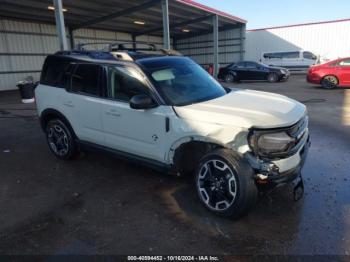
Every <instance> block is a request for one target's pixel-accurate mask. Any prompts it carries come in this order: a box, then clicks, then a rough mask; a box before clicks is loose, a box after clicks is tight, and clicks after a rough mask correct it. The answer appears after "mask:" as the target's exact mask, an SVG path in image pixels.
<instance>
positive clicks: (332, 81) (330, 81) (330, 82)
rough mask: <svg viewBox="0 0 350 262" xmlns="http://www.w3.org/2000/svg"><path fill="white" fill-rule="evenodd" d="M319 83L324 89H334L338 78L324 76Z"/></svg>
mask: <svg viewBox="0 0 350 262" xmlns="http://www.w3.org/2000/svg"><path fill="white" fill-rule="evenodd" d="M321 85H322V87H323V88H324V89H334V88H336V87H337V86H338V79H337V78H336V77H335V76H325V77H324V78H323V79H322V81H321Z"/></svg>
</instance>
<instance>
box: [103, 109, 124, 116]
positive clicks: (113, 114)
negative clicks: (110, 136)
mask: <svg viewBox="0 0 350 262" xmlns="http://www.w3.org/2000/svg"><path fill="white" fill-rule="evenodd" d="M106 115H109V116H117V117H119V116H121V115H120V113H118V111H117V110H115V109H111V110H109V111H107V112H106Z"/></svg>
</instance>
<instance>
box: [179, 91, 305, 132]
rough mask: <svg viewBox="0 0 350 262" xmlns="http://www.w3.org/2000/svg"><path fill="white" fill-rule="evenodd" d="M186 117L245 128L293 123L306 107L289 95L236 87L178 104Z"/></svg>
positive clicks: (181, 114) (273, 126)
mask: <svg viewBox="0 0 350 262" xmlns="http://www.w3.org/2000/svg"><path fill="white" fill-rule="evenodd" d="M174 110H175V112H176V113H177V115H178V116H179V117H181V118H183V119H189V120H194V121H201V122H208V123H213V124H220V125H232V126H239V127H242V128H251V127H257V128H276V127H286V126H291V125H293V124H294V123H296V122H297V121H298V120H299V119H300V118H301V117H302V116H303V115H305V113H306V107H305V106H304V105H303V104H301V103H299V102H297V101H295V100H293V99H290V98H288V97H285V96H282V95H277V94H273V93H267V92H260V91H253V90H232V91H231V92H230V93H228V94H227V95H225V96H222V97H219V98H216V99H212V100H209V101H205V102H201V103H196V104H192V105H187V106H175V107H174Z"/></svg>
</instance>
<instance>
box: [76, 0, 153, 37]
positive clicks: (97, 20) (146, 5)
mask: <svg viewBox="0 0 350 262" xmlns="http://www.w3.org/2000/svg"><path fill="white" fill-rule="evenodd" d="M156 4H160V0H151V1H148V2H145V3H143V4H141V5H137V6H133V7H130V8H127V9H124V10H121V11H118V12H115V13H112V14H109V15H105V16H102V17H99V18H95V19H92V20H90V21H87V22H84V23H82V24H80V25H77V26H74V27H73V28H72V29H73V30H76V29H79V28H83V27H88V26H92V25H94V24H98V23H101V22H104V21H107V20H111V19H115V18H117V17H121V16H125V15H130V14H132V13H134V12H137V11H140V10H143V9H147V8H150V7H152V6H154V5H156Z"/></svg>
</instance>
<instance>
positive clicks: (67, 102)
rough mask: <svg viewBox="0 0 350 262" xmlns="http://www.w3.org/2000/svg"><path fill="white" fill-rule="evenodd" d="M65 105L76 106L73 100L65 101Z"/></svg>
mask: <svg viewBox="0 0 350 262" xmlns="http://www.w3.org/2000/svg"><path fill="white" fill-rule="evenodd" d="M63 105H65V106H68V107H74V104H73V102H72V101H66V102H64V103H63Z"/></svg>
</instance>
